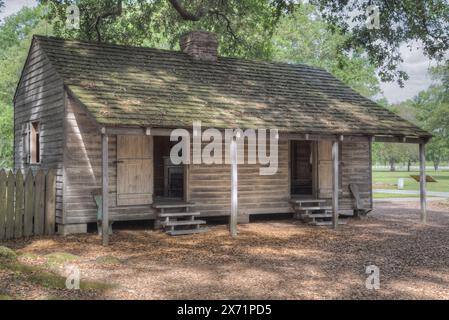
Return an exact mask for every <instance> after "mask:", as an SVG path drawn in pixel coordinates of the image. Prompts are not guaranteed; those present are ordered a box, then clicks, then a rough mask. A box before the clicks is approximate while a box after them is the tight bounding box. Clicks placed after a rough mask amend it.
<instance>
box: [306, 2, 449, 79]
mask: <svg viewBox="0 0 449 320" xmlns="http://www.w3.org/2000/svg"><path fill="white" fill-rule="evenodd" d="M312 2H315V3H319V5H320V9H321V12H322V15H323V16H324V17H325V19H326V20H328V21H330V22H332V23H333V25H334V26H336V27H338V28H339V29H340V30H343V31H344V32H350V34H351V36H350V37H349V38H348V39H347V41H346V44H345V47H344V49H345V50H346V51H351V50H352V49H353V48H359V47H361V48H364V50H365V51H366V52H367V54H368V56H369V58H370V61H371V62H372V63H373V64H374V65H376V66H378V67H379V75H380V77H381V79H382V80H383V81H391V80H394V79H397V80H398V81H399V83H400V84H402V83H403V80H405V79H407V78H408V76H407V74H406V73H405V72H403V71H401V70H400V69H399V68H398V65H399V64H400V63H401V62H402V56H401V52H400V46H401V45H402V44H404V43H405V44H407V45H408V47H410V48H411V47H412V46H413V45H414V44H418V45H419V46H420V47H422V49H423V51H424V53H425V54H426V55H427V56H428V57H430V58H432V59H437V60H441V59H444V57H445V55H446V54H447V52H448V50H449V2H448V1H447V0H426V1H416V0H357V1H348V0H315V1H312ZM370 6H375V7H370ZM371 8H375V9H376V10H377V12H379V25H378V28H374V29H371V28H370V27H369V26H370V25H371V24H367V18H368V19H369V20H370V21H374V20H373V19H372V17H375V12H376V10H373V11H371V10H369V9H371Z"/></svg>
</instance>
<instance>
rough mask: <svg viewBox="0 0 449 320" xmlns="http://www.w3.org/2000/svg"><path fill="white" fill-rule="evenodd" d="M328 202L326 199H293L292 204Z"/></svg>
mask: <svg viewBox="0 0 449 320" xmlns="http://www.w3.org/2000/svg"><path fill="white" fill-rule="evenodd" d="M326 201H327V200H325V199H304V200H301V199H291V200H290V203H294V204H303V203H324V202H326Z"/></svg>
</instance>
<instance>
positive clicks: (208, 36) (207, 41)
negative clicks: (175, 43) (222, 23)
mask: <svg viewBox="0 0 449 320" xmlns="http://www.w3.org/2000/svg"><path fill="white" fill-rule="evenodd" d="M179 44H180V46H181V51H182V52H184V53H186V54H188V55H189V56H191V57H192V58H193V59H195V60H205V61H217V57H218V40H217V35H216V34H215V33H213V32H208V31H192V32H188V33H186V34H184V35H183V36H181V39H180V41H179Z"/></svg>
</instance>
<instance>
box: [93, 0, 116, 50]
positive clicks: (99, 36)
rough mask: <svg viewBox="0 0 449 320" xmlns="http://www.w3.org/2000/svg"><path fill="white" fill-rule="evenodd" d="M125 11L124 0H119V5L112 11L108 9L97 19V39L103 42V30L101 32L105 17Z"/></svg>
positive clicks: (95, 25)
mask: <svg viewBox="0 0 449 320" xmlns="http://www.w3.org/2000/svg"><path fill="white" fill-rule="evenodd" d="M122 12H123V5H122V0H118V3H117V6H116V7H115V8H112V9H111V10H110V11H107V12H105V13H103V14H101V15H99V16H97V18H96V19H95V24H94V27H95V31H96V33H97V41H98V42H101V32H100V23H101V21H102V20H103V19H106V18H109V17H114V16H120V15H121V14H122Z"/></svg>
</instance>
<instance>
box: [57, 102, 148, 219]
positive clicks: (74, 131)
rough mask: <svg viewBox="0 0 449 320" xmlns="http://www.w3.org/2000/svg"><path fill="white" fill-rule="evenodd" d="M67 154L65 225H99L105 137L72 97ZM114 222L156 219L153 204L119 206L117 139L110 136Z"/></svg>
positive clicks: (110, 189) (65, 161)
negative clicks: (97, 198) (97, 197)
mask: <svg viewBox="0 0 449 320" xmlns="http://www.w3.org/2000/svg"><path fill="white" fill-rule="evenodd" d="M65 122H66V126H65V127H66V132H65V135H66V141H67V144H66V148H65V152H64V176H65V180H64V224H77V223H89V222H95V221H96V219H97V206H96V203H95V201H94V195H93V194H94V193H95V192H98V191H100V190H101V135H100V133H99V128H98V126H97V124H96V122H95V121H94V119H92V117H91V116H90V114H89V113H88V112H87V111H86V110H85V109H84V108H83V107H82V106H80V105H79V104H78V103H77V102H76V101H75V100H74V99H73V98H71V97H70V95H69V96H68V99H67V112H66V120H65ZM109 208H110V209H109V213H110V217H111V220H140V219H154V217H155V216H154V210H153V208H152V207H151V205H144V206H118V205H117V137H116V136H115V135H110V136H109Z"/></svg>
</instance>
